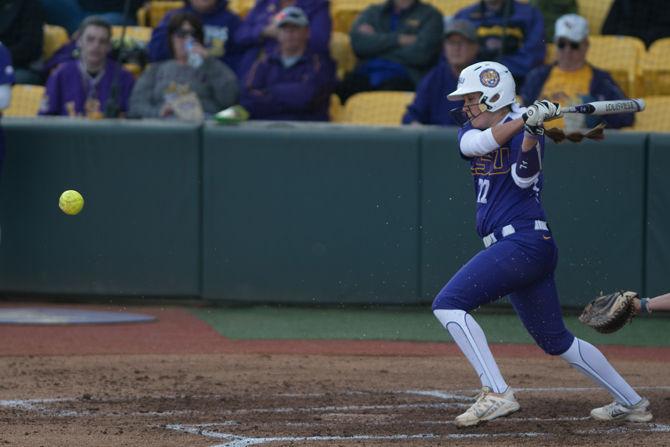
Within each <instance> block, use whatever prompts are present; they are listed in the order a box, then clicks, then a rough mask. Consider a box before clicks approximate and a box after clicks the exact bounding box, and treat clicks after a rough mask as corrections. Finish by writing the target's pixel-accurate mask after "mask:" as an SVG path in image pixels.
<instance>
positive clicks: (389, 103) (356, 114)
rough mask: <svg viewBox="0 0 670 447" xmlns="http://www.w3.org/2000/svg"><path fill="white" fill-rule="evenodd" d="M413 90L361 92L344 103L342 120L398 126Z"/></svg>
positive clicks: (412, 97)
mask: <svg viewBox="0 0 670 447" xmlns="http://www.w3.org/2000/svg"><path fill="white" fill-rule="evenodd" d="M413 99H414V92H389V91H384V92H363V93H357V94H355V95H353V96H351V97H350V98H349V99H348V100H347V102H346V104H344V114H343V117H342V122H344V123H349V124H362V125H380V126H400V125H401V122H402V117H403V115H404V114H405V111H406V110H407V106H408V105H409V104H410V103H411V102H412V100H413Z"/></svg>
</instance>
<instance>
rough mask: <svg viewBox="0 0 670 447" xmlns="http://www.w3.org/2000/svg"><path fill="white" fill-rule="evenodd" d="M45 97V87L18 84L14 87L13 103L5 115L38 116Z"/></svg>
mask: <svg viewBox="0 0 670 447" xmlns="http://www.w3.org/2000/svg"><path fill="white" fill-rule="evenodd" d="M43 96H44V87H43V86H41V85H24V84H16V85H14V86H13V87H12V102H11V103H10V104H9V107H8V108H7V109H5V111H4V112H3V115H4V116H14V117H20V116H22V117H33V116H37V112H38V111H39V110H40V103H41V102H42V97H43Z"/></svg>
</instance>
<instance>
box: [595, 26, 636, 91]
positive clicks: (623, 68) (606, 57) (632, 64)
mask: <svg viewBox="0 0 670 447" xmlns="http://www.w3.org/2000/svg"><path fill="white" fill-rule="evenodd" d="M589 41H590V42H591V46H590V48H589V52H588V56H587V59H588V61H589V62H591V63H592V64H593V65H595V66H596V67H598V68H601V69H603V70H607V71H608V72H609V73H610V74H611V75H612V77H613V78H614V80H615V81H616V82H617V84H619V86H620V87H621V88H622V90H623V91H624V93H626V95H628V96H630V97H632V96H635V95H639V94H640V93H642V92H641V91H640V88H639V79H640V77H641V68H640V62H641V60H642V57H643V55H644V53H645V47H644V43H643V42H642V41H641V40H640V39H638V38H637V37H630V36H590V37H589Z"/></svg>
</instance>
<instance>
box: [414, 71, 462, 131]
mask: <svg viewBox="0 0 670 447" xmlns="http://www.w3.org/2000/svg"><path fill="white" fill-rule="evenodd" d="M457 83H458V76H456V75H454V73H453V72H452V71H451V67H450V66H449V64H448V63H447V61H446V60H445V59H442V60H441V61H440V63H439V64H438V65H437V66H436V67H435V68H433V69H432V70H431V71H429V72H428V74H426V76H424V77H423V79H421V82H420V83H419V86H418V87H417V89H416V96H415V97H414V101H413V102H412V104H410V105H409V106H407V112H406V113H405V116H404V117H403V118H402V122H403V124H410V123H411V122H413V121H416V122H419V123H421V124H437V125H442V126H455V125H456V122H455V121H454V120H453V118H452V117H451V115H450V114H449V111H450V110H451V109H454V108H457V107H462V106H463V101H449V100H448V99H447V95H448V94H449V93H451V92H453V91H454V90H456V84H457Z"/></svg>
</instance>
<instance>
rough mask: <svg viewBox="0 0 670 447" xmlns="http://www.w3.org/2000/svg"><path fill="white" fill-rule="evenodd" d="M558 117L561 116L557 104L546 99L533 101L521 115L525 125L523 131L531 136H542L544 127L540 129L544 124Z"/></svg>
mask: <svg viewBox="0 0 670 447" xmlns="http://www.w3.org/2000/svg"><path fill="white" fill-rule="evenodd" d="M559 116H561V108H560V106H559V105H558V104H556V103H553V102H551V101H547V100H546V99H545V100H542V101H535V102H534V103H533V104H532V105H530V106H528V108H527V109H526V112H525V113H524V114H523V115H522V117H523V122H524V123H525V125H524V129H525V130H526V132H528V133H530V134H532V135H542V134H544V127H542V125H543V124H544V122H545V121H549V120H552V119H554V118H558V117H559Z"/></svg>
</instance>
